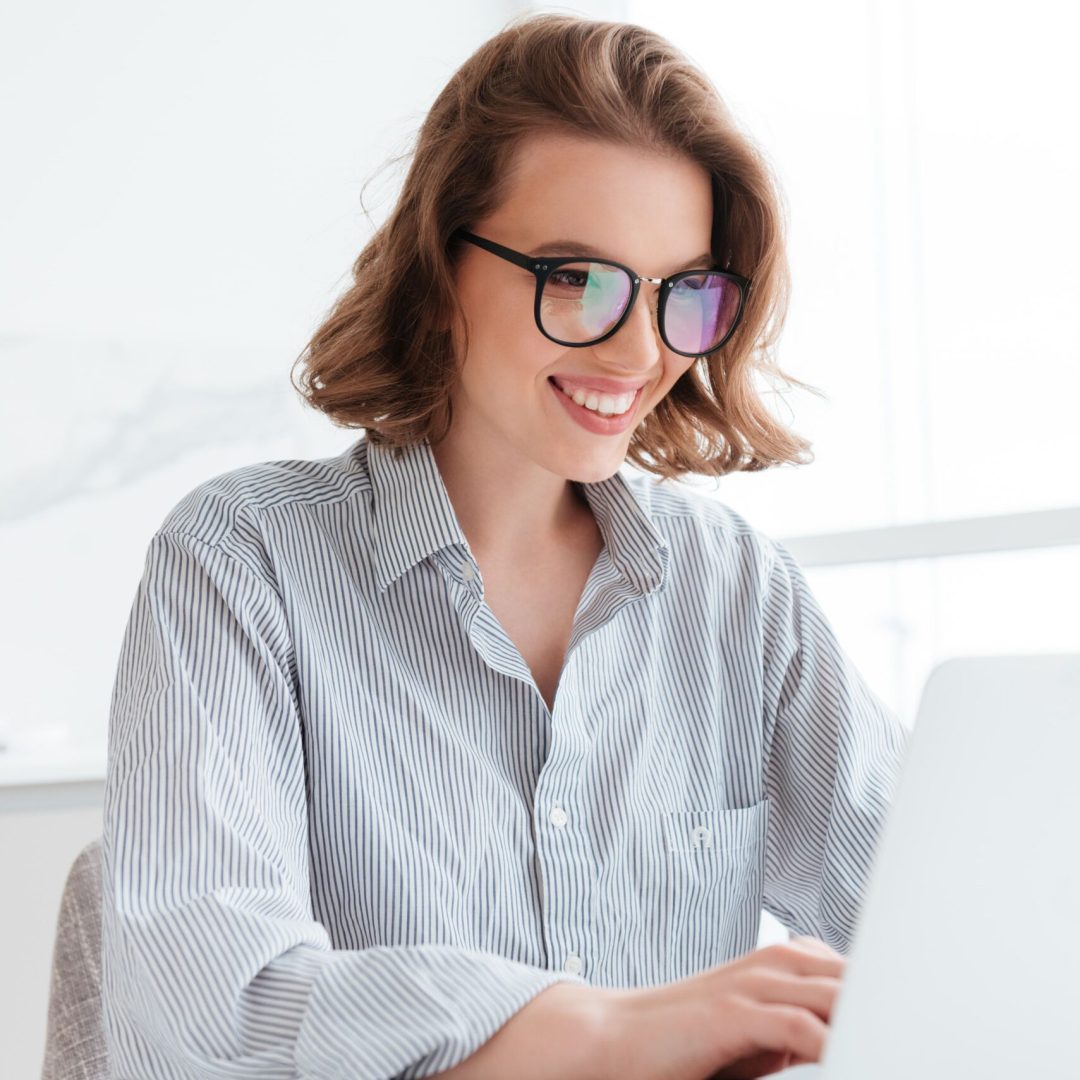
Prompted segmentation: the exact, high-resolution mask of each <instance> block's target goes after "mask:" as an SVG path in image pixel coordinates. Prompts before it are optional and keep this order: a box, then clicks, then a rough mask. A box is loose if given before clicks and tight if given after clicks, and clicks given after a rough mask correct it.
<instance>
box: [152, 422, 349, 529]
mask: <svg viewBox="0 0 1080 1080" xmlns="http://www.w3.org/2000/svg"><path fill="white" fill-rule="evenodd" d="M368 487H369V482H368V474H367V468H366V444H365V442H364V440H358V441H356V442H354V443H352V444H351V445H350V446H348V447H346V448H345V450H343V451H342V452H341V453H338V454H334V455H331V456H329V457H323V458H288V459H275V460H271V461H259V462H253V463H251V464H247V465H241V466H238V467H236V468H232V469H228V470H226V471H225V472H221V473H217V474H215V475H213V476H210V477H208V478H207V479H205V480H202V481H200V482H199V483H198V484H196V485H195V486H194V487H192V488H191V489H189V490H188V491H187V492H185V493H184V494H183V495H182V496H181V497H180V498H179V499H178V500H177V502H176V503H175V504H174V505H173V506H172V507H171V508H170V509H169V511H168V512H167V513H166V515H165V517H164V519H163V521H162V523H161V525H160V526H159V527H158V529H157V533H158V534H161V533H169V534H177V533H179V534H182V535H185V536H188V537H192V538H194V539H196V540H201V541H202V542H204V543H207V544H211V545H215V546H220V545H222V544H225V543H227V542H228V541H229V540H230V539H231V538H233V537H234V536H235V534H236V533H237V531H238V530H241V529H242V528H243V527H244V526H245V525H247V526H252V525H257V524H258V522H259V519H260V518H262V517H263V515H265V514H267V513H272V512H274V511H285V512H287V511H288V509H289V508H296V507H301V506H312V505H316V504H323V503H328V502H337V501H341V500H344V499H348V498H351V497H353V496H354V495H356V494H358V493H360V492H363V491H366V490H367V489H368Z"/></svg>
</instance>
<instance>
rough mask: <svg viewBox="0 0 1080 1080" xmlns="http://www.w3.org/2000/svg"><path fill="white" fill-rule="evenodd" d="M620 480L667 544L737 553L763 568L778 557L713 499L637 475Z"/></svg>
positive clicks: (769, 542) (768, 542)
mask: <svg viewBox="0 0 1080 1080" xmlns="http://www.w3.org/2000/svg"><path fill="white" fill-rule="evenodd" d="M624 477H625V479H626V481H627V483H628V484H629V486H630V488H631V490H632V491H633V492H634V495H635V497H636V498H637V501H638V504H639V505H640V506H641V507H642V509H643V510H644V511H645V512H646V513H647V514H648V515H649V517H650V518H651V519H652V521H653V523H654V525H655V526H656V527H657V529H658V530H659V531H660V532H661V533H662V534H663V535H664V537H665V539H667V540H668V542H669V543H671V542H673V541H675V540H681V541H682V542H684V543H686V542H689V543H695V544H698V545H703V546H707V547H710V548H712V549H713V550H715V551H717V552H726V553H736V552H738V553H741V554H742V555H743V556H744V557H751V558H753V559H755V560H760V561H761V562H762V563H763V564H764V565H765V566H766V567H768V566H771V564H772V562H773V561H774V560H775V559H776V558H777V557H778V555H779V552H780V550H781V548H782V545H781V544H779V543H778V542H777V541H776V540H774V539H773V538H772V537H771V536H769V535H768V534H767V533H765V532H763V531H762V530H761V529H759V528H757V527H756V526H755V525H753V524H752V523H751V522H750V521H748V520H747V519H746V518H745V517H744V516H743V515H742V514H741V513H740V512H739V511H738V510H736V509H735V508H734V507H732V506H731V505H729V504H728V503H727V502H726V501H725V500H723V499H721V498H720V497H718V496H717V495H714V494H712V493H710V492H708V491H705V490H703V489H701V488H695V487H691V486H689V485H688V484H686V483H683V482H677V481H670V480H661V479H660V478H658V477H655V476H652V475H651V474H648V473H644V472H640V471H628V472H626V473H624Z"/></svg>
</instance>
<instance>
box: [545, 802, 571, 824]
mask: <svg viewBox="0 0 1080 1080" xmlns="http://www.w3.org/2000/svg"><path fill="white" fill-rule="evenodd" d="M549 819H550V821H551V824H552V825H554V826H556V828H559V829H561V828H562V827H563V826H564V825H565V824H566V822H567V821H568V820H569V819H568V818H567V816H566V811H565V810H564V809H563V808H562V807H561V806H556V807H555V809H554V810H552V811H551V814H550V815H549Z"/></svg>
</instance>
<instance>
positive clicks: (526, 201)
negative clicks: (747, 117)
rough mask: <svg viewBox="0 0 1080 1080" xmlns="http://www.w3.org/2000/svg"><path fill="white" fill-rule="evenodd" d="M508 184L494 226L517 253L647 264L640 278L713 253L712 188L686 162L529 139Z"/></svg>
mask: <svg viewBox="0 0 1080 1080" xmlns="http://www.w3.org/2000/svg"><path fill="white" fill-rule="evenodd" d="M507 181H508V183H507V187H506V190H505V193H504V198H503V202H502V204H501V206H500V207H499V208H498V209H497V210H496V211H495V212H494V213H493V214H492V215H491V217H490V218H489V220H488V224H490V225H491V226H492V227H496V228H498V229H499V230H500V233H501V234H502V236H503V238H504V240H505V242H506V243H508V244H510V246H516V245H515V244H514V241H513V240H511V239H510V233H511V232H512V233H513V235H514V239H515V240H516V241H517V243H518V244H520V245H521V246H520V247H519V248H518V250H521V251H527V252H529V253H534V254H548V255H555V254H580V255H592V256H595V257H601V258H616V259H620V260H621V261H626V262H628V263H630V264H631V265H634V263H633V260H634V258H637V259H638V261H639V262H640V261H641V260H642V259H644V260H646V261H647V266H646V265H643V266H642V267H641V272H642V273H652V272H654V271H664V272H666V273H673V272H675V271H676V270H678V269H683V268H684V267H685V265H687V264H694V263H697V262H698V261H699V258H698V257H699V256H700V254H702V253H705V252H708V250H709V241H710V237H711V235H712V220H713V201H712V185H711V182H710V177H709V174H708V172H707V171H706V170H705V168H704V167H703V166H702V165H700V164H699V163H698V162H696V161H694V160H693V159H691V158H689V157H685V156H681V155H675V154H663V153H660V152H658V151H656V150H650V149H646V148H641V147H633V146H626V145H623V144H620V143H613V142H608V141H604V140H599V139H590V138H585V137H581V136H575V135H565V134H563V133H561V132H560V133H549V132H544V133H542V134H537V135H533V136H529V137H528V138H527V139H526V140H525V141H523V143H522V145H521V146H520V147H519V148H518V150H517V152H516V153H515V155H514V161H513V164H512V166H511V168H510V171H509V175H508V177H507ZM571 246H573V250H570V247H571ZM635 268H636V267H635Z"/></svg>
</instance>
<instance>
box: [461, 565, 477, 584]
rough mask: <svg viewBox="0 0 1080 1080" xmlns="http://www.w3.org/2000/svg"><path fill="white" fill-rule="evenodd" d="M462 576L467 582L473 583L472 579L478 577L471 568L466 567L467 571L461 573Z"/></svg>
mask: <svg viewBox="0 0 1080 1080" xmlns="http://www.w3.org/2000/svg"><path fill="white" fill-rule="evenodd" d="M461 576H462V578H464V580H465V581H472V579H473V578H474V577H476V571H475V570H474V569H473V568H472V567H471V566H466V567H465V569H464V570H462V571H461Z"/></svg>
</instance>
